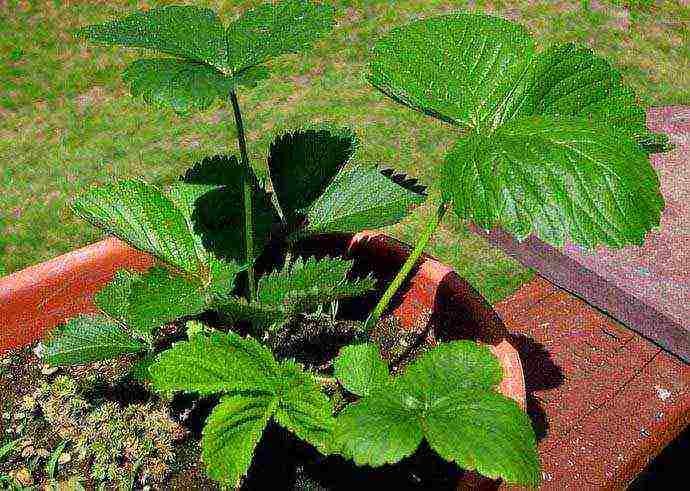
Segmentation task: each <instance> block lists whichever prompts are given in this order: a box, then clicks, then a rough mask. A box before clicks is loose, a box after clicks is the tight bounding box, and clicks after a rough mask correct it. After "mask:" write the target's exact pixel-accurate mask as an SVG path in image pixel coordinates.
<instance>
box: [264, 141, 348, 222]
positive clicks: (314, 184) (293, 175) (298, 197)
mask: <svg viewBox="0 0 690 491" xmlns="http://www.w3.org/2000/svg"><path fill="white" fill-rule="evenodd" d="M355 146H356V138H355V135H354V133H352V132H351V131H350V130H348V129H340V130H330V129H301V130H297V131H295V132H293V133H284V134H283V135H280V136H278V137H277V138H276V139H275V141H274V142H273V143H272V144H271V148H270V150H269V155H268V169H269V171H270V174H271V182H272V183H273V189H274V190H275V193H276V195H277V197H278V203H279V204H280V208H281V210H282V211H283V214H284V216H285V220H286V221H287V222H288V224H295V223H296V222H297V221H298V220H299V219H300V217H301V216H302V215H303V214H304V213H305V212H306V210H307V208H308V207H309V206H310V205H311V204H312V203H313V202H314V200H315V199H316V198H318V197H319V196H320V195H321V193H323V191H324V189H325V188H326V186H327V185H328V184H329V183H330V182H331V181H332V180H333V178H334V177H335V176H336V174H338V172H339V171H340V169H342V167H343V166H344V165H345V164H346V163H347V161H348V160H349V159H350V157H352V154H353V153H354V151H355Z"/></svg>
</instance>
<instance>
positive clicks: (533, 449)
mask: <svg viewBox="0 0 690 491" xmlns="http://www.w3.org/2000/svg"><path fill="white" fill-rule="evenodd" d="M424 426H425V428H426V429H425V433H424V434H425V436H426V439H427V441H428V442H429V445H430V446H431V448H432V449H434V450H435V451H436V452H438V454H439V455H440V456H441V457H443V458H444V459H446V460H448V461H451V462H456V463H457V464H458V465H459V466H460V467H462V468H463V469H471V470H476V471H478V472H480V473H481V474H482V475H484V476H487V477H491V478H499V477H500V478H502V479H504V480H505V481H507V482H509V483H519V484H523V485H528V486H531V487H534V488H537V487H539V483H540V481H541V469H540V467H539V454H538V450H537V441H536V438H535V436H534V431H533V429H532V423H531V421H530V419H529V417H528V416H527V414H525V412H524V411H522V410H521V409H520V407H519V406H518V405H517V403H515V401H513V400H511V399H508V398H506V397H504V396H502V395H501V394H497V393H495V392H487V391H467V392H462V393H457V394H454V395H453V396H450V397H447V398H444V399H440V400H438V402H437V403H436V404H434V405H433V406H432V407H431V408H430V409H429V411H428V412H427V413H426V415H425V424H424Z"/></svg>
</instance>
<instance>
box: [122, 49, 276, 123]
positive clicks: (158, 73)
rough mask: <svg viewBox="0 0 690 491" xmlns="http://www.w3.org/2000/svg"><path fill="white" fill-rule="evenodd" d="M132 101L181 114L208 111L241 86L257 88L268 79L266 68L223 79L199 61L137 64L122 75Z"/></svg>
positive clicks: (258, 68)
mask: <svg viewBox="0 0 690 491" xmlns="http://www.w3.org/2000/svg"><path fill="white" fill-rule="evenodd" d="M123 78H124V80H125V82H127V83H128V84H129V86H130V91H131V92H132V96H133V97H138V96H142V97H143V99H144V101H146V102H147V103H148V104H151V105H153V106H156V107H161V108H171V109H173V110H174V111H175V112H177V113H179V114H188V113H190V112H191V111H192V110H193V109H197V110H204V109H207V108H208V107H209V106H211V104H213V102H214V101H215V100H216V99H223V100H224V99H225V98H227V97H228V94H229V93H230V92H231V91H233V90H235V89H236V88H237V87H238V86H240V85H244V86H248V87H254V86H256V84H257V83H258V82H259V81H261V80H264V79H266V78H268V70H267V69H265V68H263V67H252V68H247V69H246V70H243V71H241V72H239V73H237V74H235V75H228V76H226V75H223V74H222V73H221V72H219V71H218V70H216V69H215V68H213V67H211V66H209V65H206V64H204V63H199V62H196V61H188V60H179V59H176V58H154V59H143V60H137V61H135V62H134V63H132V64H131V65H129V67H127V69H126V70H125V71H124V73H123Z"/></svg>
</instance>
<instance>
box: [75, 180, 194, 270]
mask: <svg viewBox="0 0 690 491" xmlns="http://www.w3.org/2000/svg"><path fill="white" fill-rule="evenodd" d="M72 207H73V209H74V211H75V212H76V213H77V214H78V215H80V216H81V217H83V218H85V219H86V220H88V221H89V222H91V223H93V224H94V225H96V226H97V227H99V228H102V229H103V230H105V231H107V232H109V233H111V234H113V235H115V236H117V237H119V238H120V239H122V240H124V241H126V242H128V243H129V244H131V245H132V246H134V247H136V248H137V249H140V250H143V251H146V252H149V253H151V254H153V255H154V256H156V257H158V258H160V259H162V260H163V261H165V262H167V263H169V264H171V265H173V266H175V267H177V268H179V269H181V270H183V271H185V272H187V273H191V274H196V275H199V274H201V273H202V271H203V264H204V262H205V261H204V259H205V257H203V256H201V255H200V251H199V250H198V249H197V247H196V244H195V239H194V236H193V235H192V232H191V230H190V229H189V228H188V226H187V221H186V218H185V216H184V215H183V213H182V212H181V211H180V209H179V208H178V207H177V206H176V205H175V203H174V202H173V201H172V200H170V198H168V197H167V196H165V195H164V194H163V192H162V191H160V190H159V189H158V188H157V187H156V186H154V185H152V184H147V183H145V182H142V181H137V180H124V181H119V182H117V183H114V184H106V185H102V186H99V187H94V188H92V189H91V190H90V191H88V192H87V193H85V194H83V195H82V196H80V197H79V198H77V199H76V200H75V201H74V203H73V205H72Z"/></svg>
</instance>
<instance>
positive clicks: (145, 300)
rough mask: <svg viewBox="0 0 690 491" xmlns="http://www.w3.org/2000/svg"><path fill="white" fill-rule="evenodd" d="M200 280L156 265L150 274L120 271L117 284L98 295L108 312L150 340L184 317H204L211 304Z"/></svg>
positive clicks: (109, 285)
mask: <svg viewBox="0 0 690 491" xmlns="http://www.w3.org/2000/svg"><path fill="white" fill-rule="evenodd" d="M209 300H210V299H209V298H208V294H207V292H206V290H205V288H204V287H203V285H202V284H200V283H199V282H198V281H195V280H190V279H189V278H186V277H184V276H181V275H174V274H172V273H171V272H170V271H169V270H167V269H165V268H161V267H158V266H154V267H153V268H151V269H150V270H148V271H147V272H146V273H143V274H137V273H134V272H130V271H118V273H116V276H115V279H114V281H113V282H111V283H109V284H108V285H107V286H106V287H105V288H104V289H103V290H101V291H100V292H98V293H97V294H96V296H95V302H96V305H97V306H98V307H99V308H100V309H101V310H102V311H104V312H105V313H107V314H109V315H111V316H113V317H114V318H116V319H119V320H122V321H123V322H124V323H126V324H127V325H128V326H129V327H130V328H131V329H132V330H133V331H134V332H135V333H137V334H140V335H142V336H144V337H145V338H147V339H150V337H151V335H152V334H153V332H154V330H155V329H156V328H158V327H160V326H162V325H164V324H167V323H169V322H172V321H174V320H176V319H179V318H180V317H185V316H189V315H196V314H200V313H201V312H203V311H204V310H206V308H207V306H208V304H209Z"/></svg>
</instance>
